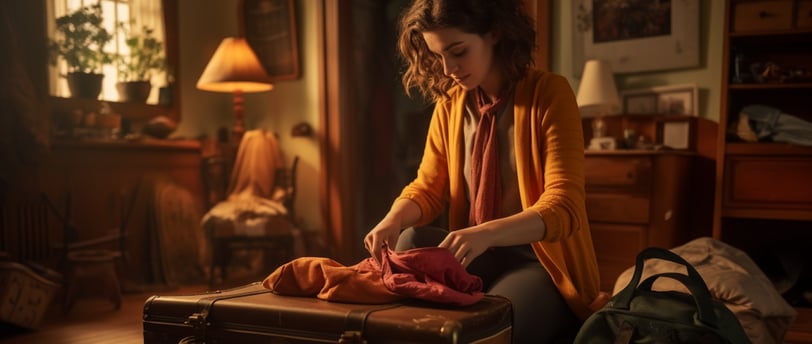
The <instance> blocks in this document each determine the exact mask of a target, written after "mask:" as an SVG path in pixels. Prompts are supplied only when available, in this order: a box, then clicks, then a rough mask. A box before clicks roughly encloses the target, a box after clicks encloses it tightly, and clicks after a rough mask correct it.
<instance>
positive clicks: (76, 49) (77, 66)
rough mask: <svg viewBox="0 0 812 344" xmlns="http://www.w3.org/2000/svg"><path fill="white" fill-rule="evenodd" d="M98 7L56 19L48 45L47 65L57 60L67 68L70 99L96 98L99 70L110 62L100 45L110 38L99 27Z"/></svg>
mask: <svg viewBox="0 0 812 344" xmlns="http://www.w3.org/2000/svg"><path fill="white" fill-rule="evenodd" d="M102 20H103V18H102V13H101V5H100V4H98V3H97V4H95V5H89V6H84V7H82V8H79V9H77V10H75V11H73V12H71V13H68V14H66V15H63V16H61V17H58V18H56V32H55V36H54V39H51V40H50V41H49V44H48V49H49V53H50V62H51V64H52V65H56V63H57V60H58V59H59V58H61V59H62V60H64V61H65V63H66V64H67V66H68V73H67V74H66V75H65V78H66V79H67V81H68V88H69V89H70V93H71V96H73V97H81V98H93V99H95V98H98V96H99V93H100V92H101V85H102V79H103V78H104V75H103V74H101V68H102V66H104V65H105V64H107V63H110V62H111V61H112V56H111V54H110V53H107V52H105V51H104V46H105V44H107V43H108V42H110V40H112V39H113V36H112V34H110V32H108V31H107V30H106V29H105V28H104V27H103V26H102Z"/></svg>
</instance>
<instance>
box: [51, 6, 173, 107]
mask: <svg viewBox="0 0 812 344" xmlns="http://www.w3.org/2000/svg"><path fill="white" fill-rule="evenodd" d="M96 3H99V4H101V8H102V15H103V16H104V27H105V29H107V31H108V32H110V33H111V34H112V35H113V39H112V40H111V41H110V42H109V43H108V44H107V45H106V46H105V47H104V50H105V51H107V52H108V53H112V54H123V55H126V54H128V53H129V49H128V47H127V45H126V44H125V42H124V41H125V38H124V35H123V34H122V33H121V31H120V30H117V23H123V25H124V26H125V27H126V29H127V30H128V31H132V32H139V31H140V28H141V26H144V25H146V26H149V27H151V28H153V29H154V35H155V37H158V38H159V40H161V41H162V42H163V41H164V38H163V37H165V35H164V25H163V14H162V13H163V12H162V9H161V0H50V1H49V8H48V14H49V18H50V19H49V20H48V26H49V27H48V28H49V30H48V32H54V22H55V19H56V18H58V17H60V16H63V15H65V14H67V13H70V12H72V11H75V10H77V9H79V8H81V7H83V6H88V5H94V4H96ZM130 23H135V25H136V27H132V28H130ZM164 51H165V50H164ZM117 71H118V68H117V66H116V65H115V62H114V63H113V64H108V65H105V66H104V68H103V70H102V73H103V74H104V80H103V84H102V91H101V95H100V99H101V100H106V101H117V100H119V95H118V91H116V83H117V82H118V72H117ZM65 73H67V66H66V65H65V62H64V61H59V62H58V64H57V65H56V66H52V67H51V68H50V71H49V78H50V82H49V84H50V94H51V95H55V96H58V97H69V96H70V92H69V91H68V84H67V81H66V80H65V78H63V77H61V75H64V74H65ZM151 81H152V85H153V87H152V90H151V92H150V96H149V98H148V99H147V103H148V104H157V103H158V91H159V88H160V87H161V86H164V85H166V84H167V80H166V73H165V72H163V73H155V74H154V75H153V76H152V80H151Z"/></svg>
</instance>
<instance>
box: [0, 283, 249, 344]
mask: <svg viewBox="0 0 812 344" xmlns="http://www.w3.org/2000/svg"><path fill="white" fill-rule="evenodd" d="M248 282H250V281H247V280H246V281H231V282H229V285H225V286H218V288H220V287H230V286H237V285H242V284H247V283H248ZM210 289H211V288H208V286H207V285H193V286H184V287H179V288H172V289H163V290H153V291H142V292H137V293H124V294H123V300H122V304H121V308H120V309H118V310H116V309H115V306H114V305H113V303H112V302H110V301H107V300H104V299H93V298H86V299H80V300H77V301H76V304H75V305H74V306H73V308H72V309H71V310H70V311H69V312H68V313H67V314H63V312H62V311H61V308H60V307H59V306H60V302H59V300H58V299H57V300H55V302H54V304H53V305H52V307H51V309H49V310H48V313H47V314H46V315H45V318H44V319H43V321H42V323H41V324H40V328H39V329H37V330H35V331H31V330H25V329H20V328H16V327H10V326H8V325H2V326H0V343H3V344H23V343H25V344H39V343H70V344H102V343H104V344H107V343H117V344H129V343H139V344H140V343H143V342H144V340H143V335H142V322H141V316H142V313H143V306H144V301H146V300H147V299H148V298H149V297H150V296H152V295H190V294H199V293H203V292H206V291H208V290H210Z"/></svg>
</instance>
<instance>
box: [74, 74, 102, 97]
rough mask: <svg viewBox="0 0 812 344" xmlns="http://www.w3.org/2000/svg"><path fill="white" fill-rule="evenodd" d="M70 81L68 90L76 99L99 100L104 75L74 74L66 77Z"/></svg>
mask: <svg viewBox="0 0 812 344" xmlns="http://www.w3.org/2000/svg"><path fill="white" fill-rule="evenodd" d="M65 79H67V80H68V89H69V90H70V95H71V97H74V98H90V99H97V98H99V93H101V89H102V79H104V74H96V73H82V72H73V73H68V75H66V76H65Z"/></svg>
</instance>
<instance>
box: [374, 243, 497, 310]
mask: <svg viewBox="0 0 812 344" xmlns="http://www.w3.org/2000/svg"><path fill="white" fill-rule="evenodd" d="M381 265H382V266H381V268H382V269H383V284H384V285H385V286H386V288H387V289H389V290H390V291H393V292H395V293H397V294H399V295H404V296H409V297H412V298H415V299H420V300H425V301H432V302H438V303H445V304H452V305H458V306H467V305H471V304H474V303H477V302H478V301H479V300H480V299H482V297H483V296H484V295H485V294H484V293H483V292H482V279H481V278H479V276H475V275H471V274H469V273H468V271H466V270H465V268H464V267H463V266H462V264H460V263H459V262H458V261H457V260H456V259H455V258H454V255H453V254H451V251H449V250H448V249H446V248H440V247H425V248H415V249H411V250H407V251H403V252H394V251H392V250H390V249H388V248H385V249H384V255H383V262H382V264H381Z"/></svg>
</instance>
